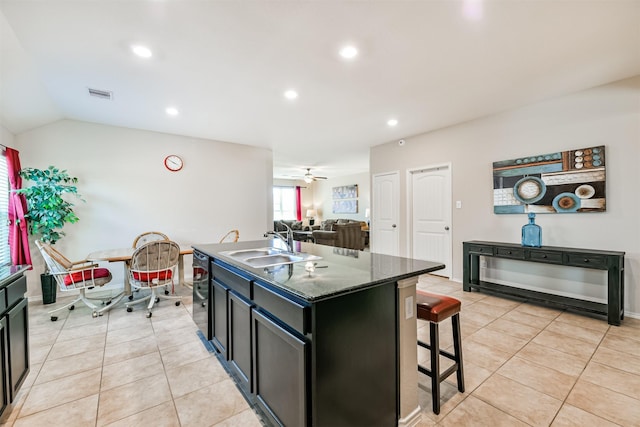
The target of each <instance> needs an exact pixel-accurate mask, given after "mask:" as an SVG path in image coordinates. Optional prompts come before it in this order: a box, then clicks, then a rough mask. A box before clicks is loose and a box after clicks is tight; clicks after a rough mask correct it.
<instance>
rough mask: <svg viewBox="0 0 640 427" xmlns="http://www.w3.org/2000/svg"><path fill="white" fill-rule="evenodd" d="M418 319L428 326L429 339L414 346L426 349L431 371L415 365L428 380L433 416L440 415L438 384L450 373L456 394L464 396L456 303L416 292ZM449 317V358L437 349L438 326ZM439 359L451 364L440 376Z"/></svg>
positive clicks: (443, 351) (449, 299)
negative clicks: (453, 380)
mask: <svg viewBox="0 0 640 427" xmlns="http://www.w3.org/2000/svg"><path fill="white" fill-rule="evenodd" d="M416 303H417V306H418V308H417V313H418V319H421V320H426V321H428V322H429V339H430V341H431V342H430V343H429V344H427V343H425V342H423V341H420V340H418V345H419V346H421V347H424V348H426V349H428V350H429V351H430V353H431V369H427V368H425V367H424V366H420V365H418V371H420V372H421V373H423V374H425V375H427V376H429V377H431V396H432V401H433V412H434V413H435V414H439V413H440V383H441V382H442V381H444V380H445V379H447V378H448V377H449V376H450V375H451V374H453V373H454V372H455V373H456V379H457V381H458V390H459V391H460V392H461V393H464V375H463V371H462V340H461V337H460V307H461V305H462V304H460V301H458V300H457V299H455V298H451V297H447V296H444V295H436V294H432V293H429V292H424V291H416ZM449 317H451V324H452V327H453V354H451V353H450V352H448V351H445V350H441V349H440V338H439V335H438V334H439V331H438V326H439V323H440V322H441V321H443V320H445V319H448V318H449ZM438 355H442V356H444V357H446V358H448V359H450V360H453V362H454V363H453V365H452V366H450V367H449V368H448V369H447V370H446V371H444V372H442V373H440V358H439V356H438Z"/></svg>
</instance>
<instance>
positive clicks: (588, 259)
mask: <svg viewBox="0 0 640 427" xmlns="http://www.w3.org/2000/svg"><path fill="white" fill-rule="evenodd" d="M566 256H567V265H573V266H575V267H586V268H598V269H606V268H607V257H606V256H604V255H591V254H572V253H567V254H566Z"/></svg>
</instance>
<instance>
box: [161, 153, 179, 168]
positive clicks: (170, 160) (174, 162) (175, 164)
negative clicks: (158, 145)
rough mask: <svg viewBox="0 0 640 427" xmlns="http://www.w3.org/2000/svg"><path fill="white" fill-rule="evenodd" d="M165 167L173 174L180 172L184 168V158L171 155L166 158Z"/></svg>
mask: <svg viewBox="0 0 640 427" xmlns="http://www.w3.org/2000/svg"><path fill="white" fill-rule="evenodd" d="M164 166H165V167H166V168H167V169H169V170H170V171H171V172H178V171H179V170H180V169H182V166H184V163H183V161H182V157H180V156H177V155H175V154H170V155H168V156H167V157H165V158H164Z"/></svg>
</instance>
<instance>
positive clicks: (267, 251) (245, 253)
mask: <svg viewBox="0 0 640 427" xmlns="http://www.w3.org/2000/svg"><path fill="white" fill-rule="evenodd" d="M282 252H283V251H282V250H281V249H277V248H260V249H245V250H241V251H227V252H222V254H223V255H226V256H228V257H231V258H234V259H237V260H245V259H247V258H254V257H259V256H267V255H277V254H279V253H282Z"/></svg>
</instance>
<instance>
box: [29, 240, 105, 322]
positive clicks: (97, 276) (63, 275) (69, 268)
mask: <svg viewBox="0 0 640 427" xmlns="http://www.w3.org/2000/svg"><path fill="white" fill-rule="evenodd" d="M35 243H36V246H37V247H38V250H39V251H40V253H41V254H42V258H44V262H45V263H46V264H47V268H48V269H49V274H51V275H52V276H53V278H54V279H55V281H56V283H57V284H58V288H59V289H60V291H62V292H69V291H79V295H78V297H77V298H76V299H74V300H73V301H71V302H70V303H68V304H66V305H64V306H62V307H60V308H56V309H55V310H51V311H50V312H49V314H50V315H51V321H52V322H55V321H56V320H58V316H54V315H53V313H55V312H58V311H60V310H63V309H65V308H68V309H69V310H73V309H75V304H76V303H77V302H80V301H82V302H83V303H84V304H85V305H87V306H88V307H89V308H91V309H92V310H93V313H92V314H93V317H98V316H102V314H103V312H104V311H105V310H107V309H109V308H110V307H109V304H111V297H109V298H107V299H97V298H89V297H87V294H86V290H87V289H94V288H96V287H102V286H104V285H106V284H107V283H109V282H110V281H111V279H112V276H111V272H110V271H109V269H107V268H103V267H99V266H98V264H96V263H93V262H91V261H88V260H81V261H69V259H68V258H67V257H65V256H64V255H62V254H61V253H60V252H58V251H57V250H55V249H54V248H53V247H52V246H51V245H49V244H47V243H43V242H41V241H40V240H36V242H35ZM97 301H100V302H101V305H104V307H102V308H98V306H97V305H96V304H95V303H94V302H97Z"/></svg>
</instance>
